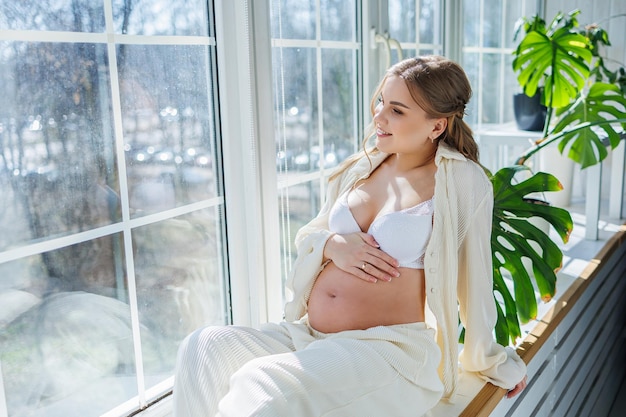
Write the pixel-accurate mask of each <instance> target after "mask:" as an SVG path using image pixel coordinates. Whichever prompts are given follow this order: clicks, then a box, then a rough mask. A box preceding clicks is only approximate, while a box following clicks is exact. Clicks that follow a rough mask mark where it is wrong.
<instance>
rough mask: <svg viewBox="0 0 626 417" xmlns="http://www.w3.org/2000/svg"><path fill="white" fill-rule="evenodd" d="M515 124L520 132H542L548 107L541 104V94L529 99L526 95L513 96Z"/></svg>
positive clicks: (538, 93)
mask: <svg viewBox="0 0 626 417" xmlns="http://www.w3.org/2000/svg"><path fill="white" fill-rule="evenodd" d="M513 111H514V112H515V122H516V123H517V127H518V129H520V130H530V131H535V132H536V131H541V130H543V125H544V123H545V121H546V106H544V105H542V104H541V93H540V92H539V91H538V92H537V93H536V94H535V95H534V96H532V97H528V96H527V95H526V94H524V93H519V94H515V95H514V96H513Z"/></svg>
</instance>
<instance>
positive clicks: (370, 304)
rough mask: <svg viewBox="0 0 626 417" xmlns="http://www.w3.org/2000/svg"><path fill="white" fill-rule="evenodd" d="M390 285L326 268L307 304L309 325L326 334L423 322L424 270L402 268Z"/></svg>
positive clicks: (327, 266) (329, 267) (328, 266)
mask: <svg viewBox="0 0 626 417" xmlns="http://www.w3.org/2000/svg"><path fill="white" fill-rule="evenodd" d="M399 270H400V276H399V277H397V278H394V279H393V280H392V281H391V282H385V281H378V282H377V283H371V282H366V281H363V280H361V279H360V278H357V277H356V276H354V275H352V274H349V273H347V272H345V271H343V270H341V269H339V268H337V266H335V264H333V263H332V262H331V263H329V264H328V265H326V267H325V268H324V269H323V270H322V272H321V273H320V274H319V276H318V277H317V280H316V281H315V284H314V285H313V289H312V291H311V296H310V297H309V303H308V316H309V324H310V325H311V326H312V327H313V328H314V329H316V330H318V331H320V332H323V333H335V332H340V331H343V330H355V329H368V328H370V327H374V326H389V325H393V324H403V323H414V322H423V321H424V304H425V299H424V271H423V270H422V269H410V268H399Z"/></svg>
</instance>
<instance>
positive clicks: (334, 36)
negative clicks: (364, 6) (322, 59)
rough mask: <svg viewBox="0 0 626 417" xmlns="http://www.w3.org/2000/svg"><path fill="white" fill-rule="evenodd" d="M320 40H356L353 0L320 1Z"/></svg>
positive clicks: (354, 5)
mask: <svg viewBox="0 0 626 417" xmlns="http://www.w3.org/2000/svg"><path fill="white" fill-rule="evenodd" d="M320 13H321V22H320V24H321V30H320V33H321V35H322V39H324V40H333V41H354V40H355V38H356V26H355V23H356V19H355V18H354V14H355V13H356V4H355V2H354V0H321V1H320Z"/></svg>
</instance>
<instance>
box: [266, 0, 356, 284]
mask: <svg viewBox="0 0 626 417" xmlns="http://www.w3.org/2000/svg"><path fill="white" fill-rule="evenodd" d="M270 3H271V32H272V61H273V62H272V64H273V65H272V66H273V72H274V73H273V85H274V106H275V112H274V114H275V126H276V170H277V173H278V199H279V211H280V213H279V216H280V230H281V260H282V265H281V270H282V273H283V278H285V276H286V274H287V273H288V271H289V270H290V269H291V261H292V260H293V258H294V257H295V250H294V248H293V241H294V237H295V233H296V232H297V231H298V229H299V228H300V227H302V226H303V225H304V224H306V223H307V222H308V221H309V220H311V219H312V218H313V217H314V216H315V215H316V214H317V212H318V211H319V209H320V204H321V202H322V200H323V198H324V197H325V182H326V179H327V177H328V175H329V174H330V173H331V172H332V170H333V168H335V167H336V166H337V165H338V164H339V163H340V162H341V161H343V160H344V159H345V158H346V157H347V156H349V155H351V154H352V153H353V152H355V151H356V149H357V147H358V143H359V142H360V140H359V137H360V132H361V127H360V124H361V121H360V119H359V117H358V115H359V107H358V103H359V94H360V92H359V89H358V80H359V65H360V46H359V43H358V39H359V38H360V32H359V25H358V16H359V10H358V6H359V4H358V3H360V2H356V1H343V0H318V1H314V0H311V1H301V0H272V1H271V2H270Z"/></svg>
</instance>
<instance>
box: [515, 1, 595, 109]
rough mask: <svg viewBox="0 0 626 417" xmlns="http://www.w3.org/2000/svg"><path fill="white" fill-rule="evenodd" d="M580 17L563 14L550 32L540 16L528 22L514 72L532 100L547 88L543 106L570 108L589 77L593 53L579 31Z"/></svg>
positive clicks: (516, 52) (525, 24)
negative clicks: (537, 93) (541, 89)
mask: <svg viewBox="0 0 626 417" xmlns="http://www.w3.org/2000/svg"><path fill="white" fill-rule="evenodd" d="M578 13H580V12H579V11H574V12H571V13H569V14H568V15H567V16H565V15H563V14H562V13H559V14H557V16H556V17H555V18H554V20H553V21H552V23H551V24H550V26H549V27H548V28H546V26H545V22H544V21H543V20H542V19H541V18H539V17H538V16H535V17H534V19H533V20H531V21H527V20H526V21H524V29H525V31H526V35H525V36H524V38H523V39H522V41H521V42H520V43H519V45H518V46H517V49H516V50H515V52H514V56H515V59H514V60H513V70H514V71H515V72H519V74H518V77H517V80H518V82H519V84H520V86H521V87H522V88H523V90H524V93H526V95H528V96H530V97H532V96H533V95H535V92H536V91H537V89H538V88H539V87H541V86H543V87H544V89H543V96H542V104H543V105H545V106H546V107H548V108H560V107H564V106H567V105H568V104H570V103H571V102H572V101H573V100H574V99H575V98H576V97H577V96H578V94H579V93H580V92H581V91H582V89H583V87H584V86H585V81H586V80H587V77H589V73H590V69H589V63H590V62H591V58H592V52H591V50H590V49H589V45H590V44H589V40H588V39H587V38H586V37H585V36H583V35H581V34H580V33H578V32H577V30H576V27H577V26H578V21H577V20H576V15H577V14H578Z"/></svg>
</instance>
